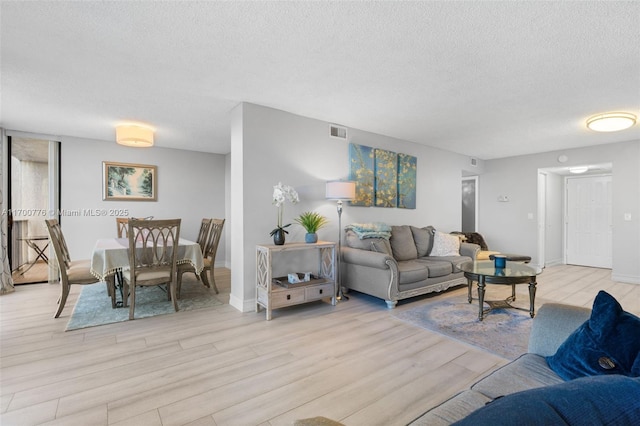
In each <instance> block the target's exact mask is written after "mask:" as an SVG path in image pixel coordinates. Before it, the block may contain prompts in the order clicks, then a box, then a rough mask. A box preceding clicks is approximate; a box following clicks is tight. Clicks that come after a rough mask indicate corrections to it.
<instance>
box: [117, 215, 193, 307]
mask: <svg viewBox="0 0 640 426" xmlns="http://www.w3.org/2000/svg"><path fill="white" fill-rule="evenodd" d="M180 222H181V219H166V220H139V219H129V265H130V269H129V270H127V271H123V273H122V275H123V278H124V283H125V286H124V287H125V288H124V294H125V295H128V297H129V299H130V300H129V319H130V320H132V319H134V312H135V308H136V287H141V286H153V285H161V284H167V294H168V297H169V299H170V300H171V301H172V302H173V309H174V310H175V311H176V312H177V311H178V301H177V296H176V259H177V255H178V242H179V240H180Z"/></svg>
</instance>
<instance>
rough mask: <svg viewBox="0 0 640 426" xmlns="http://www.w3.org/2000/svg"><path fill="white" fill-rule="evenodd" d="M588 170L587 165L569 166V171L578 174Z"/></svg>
mask: <svg viewBox="0 0 640 426" xmlns="http://www.w3.org/2000/svg"><path fill="white" fill-rule="evenodd" d="M587 170H589V166H579V167H569V173H574V174H577V175H579V174H580V173H585V172H586V171H587Z"/></svg>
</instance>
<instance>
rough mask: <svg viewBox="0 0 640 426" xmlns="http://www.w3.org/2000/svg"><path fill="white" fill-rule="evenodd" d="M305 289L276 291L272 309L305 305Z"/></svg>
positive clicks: (272, 297) (272, 299)
mask: <svg viewBox="0 0 640 426" xmlns="http://www.w3.org/2000/svg"><path fill="white" fill-rule="evenodd" d="M304 300H305V289H304V288H296V289H287V290H284V291H274V292H273V293H272V295H271V307H272V308H282V307H283V306H291V305H297V304H299V303H304Z"/></svg>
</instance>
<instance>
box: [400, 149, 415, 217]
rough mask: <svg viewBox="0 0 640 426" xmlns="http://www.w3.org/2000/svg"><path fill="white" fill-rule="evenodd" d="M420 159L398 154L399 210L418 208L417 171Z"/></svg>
mask: <svg viewBox="0 0 640 426" xmlns="http://www.w3.org/2000/svg"><path fill="white" fill-rule="evenodd" d="M417 170H418V159H417V158H416V157H414V156H413V155H407V154H398V208H401V209H415V208H416V171H417Z"/></svg>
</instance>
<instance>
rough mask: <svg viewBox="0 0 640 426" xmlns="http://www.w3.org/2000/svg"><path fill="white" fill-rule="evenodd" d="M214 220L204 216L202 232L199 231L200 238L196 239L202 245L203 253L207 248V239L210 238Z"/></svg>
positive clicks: (201, 224) (201, 225) (201, 226)
mask: <svg viewBox="0 0 640 426" xmlns="http://www.w3.org/2000/svg"><path fill="white" fill-rule="evenodd" d="M212 220H213V219H207V218H204V219H202V222H201V223H200V232H198V239H197V240H196V242H197V243H198V245H199V246H200V250H201V251H202V254H203V255H204V251H205V250H206V248H207V240H208V239H209V230H210V229H211V221H212Z"/></svg>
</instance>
